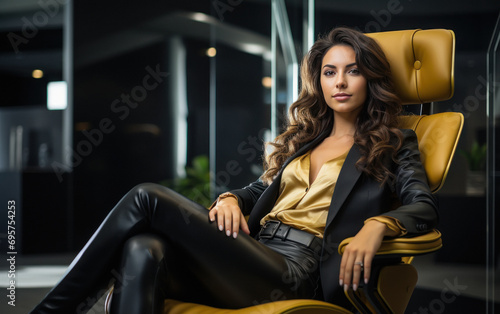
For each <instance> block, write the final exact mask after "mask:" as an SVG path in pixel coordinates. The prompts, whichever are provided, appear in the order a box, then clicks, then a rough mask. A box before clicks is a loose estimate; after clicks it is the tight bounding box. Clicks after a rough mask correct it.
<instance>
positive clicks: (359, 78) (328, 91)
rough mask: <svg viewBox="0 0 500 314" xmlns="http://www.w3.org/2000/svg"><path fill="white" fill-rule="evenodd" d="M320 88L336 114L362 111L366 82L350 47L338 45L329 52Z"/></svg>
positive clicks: (325, 58)
mask: <svg viewBox="0 0 500 314" xmlns="http://www.w3.org/2000/svg"><path fill="white" fill-rule="evenodd" d="M321 89H322V90H323V95H324V97H325V101H326V103H327V105H328V107H330V108H332V109H333V110H334V111H335V114H339V113H341V114H348V115H353V116H357V115H358V114H359V112H360V111H361V109H362V108H363V104H364V103H365V100H366V95H367V83H366V79H365V78H364V77H363V75H361V73H360V72H359V70H358V65H357V64H356V53H355V52H354V50H353V49H352V48H351V47H349V46H346V45H336V46H333V47H332V48H330V50H328V51H327V53H326V54H325V56H324V57H323V62H322V64H321Z"/></svg>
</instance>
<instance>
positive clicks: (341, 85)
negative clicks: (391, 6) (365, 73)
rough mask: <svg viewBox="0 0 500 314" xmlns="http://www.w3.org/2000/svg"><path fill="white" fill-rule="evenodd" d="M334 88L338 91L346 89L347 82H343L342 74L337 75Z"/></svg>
mask: <svg viewBox="0 0 500 314" xmlns="http://www.w3.org/2000/svg"><path fill="white" fill-rule="evenodd" d="M335 87H337V88H339V89H340V88H346V87H347V81H346V80H345V76H344V74H339V75H337V82H335Z"/></svg>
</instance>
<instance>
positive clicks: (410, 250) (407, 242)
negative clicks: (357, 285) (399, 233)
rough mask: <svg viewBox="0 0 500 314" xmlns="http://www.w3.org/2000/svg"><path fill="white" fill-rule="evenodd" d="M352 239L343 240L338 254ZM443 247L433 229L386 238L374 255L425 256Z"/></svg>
mask: <svg viewBox="0 0 500 314" xmlns="http://www.w3.org/2000/svg"><path fill="white" fill-rule="evenodd" d="M352 239H353V237H351V238H347V239H344V241H342V242H341V243H340V245H339V250H338V251H339V253H340V255H342V254H343V253H344V250H345V247H346V245H348V244H349V243H350V242H351V240H352ZM442 246H443V243H442V241H441V232H439V231H438V230H436V229H434V230H432V231H430V232H428V233H426V234H422V235H418V236H415V237H399V238H386V239H385V240H383V241H382V245H381V246H380V249H379V250H378V251H377V254H376V255H393V256H394V255H397V256H401V257H403V256H415V255H421V254H427V253H431V252H434V251H437V250H439V249H440V248H441V247H442Z"/></svg>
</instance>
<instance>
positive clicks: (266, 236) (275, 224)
mask: <svg viewBox="0 0 500 314" xmlns="http://www.w3.org/2000/svg"><path fill="white" fill-rule="evenodd" d="M280 225H281V221H280V220H268V221H266V223H265V225H264V228H262V229H261V230H260V234H259V237H260V238H262V239H272V238H274V236H275V235H276V232H278V229H279V227H280ZM267 228H272V229H271V233H270V234H269V233H267V232H266V234H262V231H263V230H264V229H267Z"/></svg>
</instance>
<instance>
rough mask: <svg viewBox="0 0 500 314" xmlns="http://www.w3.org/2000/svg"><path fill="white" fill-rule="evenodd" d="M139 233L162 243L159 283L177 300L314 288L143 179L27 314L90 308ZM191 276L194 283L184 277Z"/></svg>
mask: <svg viewBox="0 0 500 314" xmlns="http://www.w3.org/2000/svg"><path fill="white" fill-rule="evenodd" d="M141 233H155V234H158V235H160V236H161V237H162V239H163V240H164V241H165V243H166V245H167V246H168V249H167V253H166V256H165V258H164V260H165V269H166V272H167V277H166V278H165V282H164V286H165V287H167V291H168V293H169V294H170V295H172V296H173V297H176V298H177V297H178V298H182V299H184V300H186V301H203V302H204V303H207V304H211V305H218V306H226V307H243V306H249V305H252V304H256V303H261V302H265V301H266V300H273V299H274V298H276V295H280V298H293V297H307V296H306V294H307V293H310V292H311V287H313V288H312V290H314V285H315V283H312V282H307V280H306V281H304V284H302V285H300V287H299V288H297V289H295V288H293V289H292V288H291V287H295V285H291V284H290V279H289V277H290V273H289V269H290V267H289V265H290V262H289V261H287V260H286V259H285V258H283V256H282V255H281V254H278V253H276V252H275V251H273V250H271V249H269V248H268V247H267V246H265V245H263V244H261V243H259V242H257V241H255V240H254V239H253V238H251V237H249V236H247V235H246V234H243V233H240V235H239V236H238V238H237V239H233V238H232V237H227V236H226V235H225V234H224V233H223V232H220V231H218V229H217V227H216V224H215V223H209V220H208V211H207V209H206V208H204V207H203V206H201V205H199V204H197V203H194V202H192V201H190V200H188V199H186V198H185V197H183V196H181V195H180V194H177V193H175V192H173V191H171V190H169V189H167V188H165V187H163V186H159V185H155V184H143V185H139V186H137V187H136V188H134V189H132V190H131V191H130V192H129V193H128V194H127V195H125V196H124V198H123V199H122V200H121V201H120V202H119V203H118V204H117V205H116V207H115V208H114V209H113V210H112V211H111V212H110V214H109V215H108V216H107V218H106V219H105V220H104V221H103V223H102V224H101V226H100V227H99V229H98V230H97V231H96V232H95V233H94V235H93V236H92V238H91V239H90V241H89V242H88V243H87V244H86V246H85V247H84V248H83V249H82V251H81V252H80V254H79V255H78V256H77V258H76V259H75V260H74V261H73V263H72V264H71V265H70V267H69V270H68V272H67V273H66V275H65V276H64V278H63V279H62V280H61V282H60V283H59V284H57V285H56V286H55V287H54V288H53V289H52V290H51V292H49V294H48V295H47V296H46V298H45V299H44V300H43V301H42V302H41V303H40V304H39V306H37V307H36V308H35V310H34V311H33V313H75V312H76V313H79V312H80V313H82V312H84V311H85V310H86V309H88V308H90V307H91V306H92V305H93V302H95V300H98V299H99V297H100V296H101V295H102V294H103V293H104V292H105V290H104V289H103V286H105V285H106V284H108V283H109V282H110V279H111V278H112V275H113V274H117V273H118V271H119V270H117V269H116V265H118V259H119V257H120V252H121V251H122V248H123V246H124V244H125V242H126V241H127V240H128V239H129V238H131V237H132V236H134V235H137V234H141ZM178 268H179V269H178ZM181 268H182V269H181ZM189 276H192V277H193V278H196V279H197V281H195V282H194V281H189V280H183V279H185V278H188V277H189ZM115 277H116V276H115Z"/></svg>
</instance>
